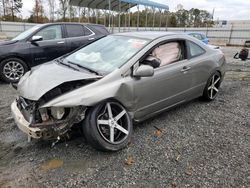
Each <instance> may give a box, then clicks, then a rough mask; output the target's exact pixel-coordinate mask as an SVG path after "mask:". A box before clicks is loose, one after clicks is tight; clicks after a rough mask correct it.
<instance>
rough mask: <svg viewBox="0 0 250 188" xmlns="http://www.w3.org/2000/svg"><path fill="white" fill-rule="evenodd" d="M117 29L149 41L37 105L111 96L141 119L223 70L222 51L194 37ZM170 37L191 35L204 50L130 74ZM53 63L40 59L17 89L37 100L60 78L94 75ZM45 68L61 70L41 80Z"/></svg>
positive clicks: (196, 91) (197, 91) (189, 95)
mask: <svg viewBox="0 0 250 188" xmlns="http://www.w3.org/2000/svg"><path fill="white" fill-rule="evenodd" d="M116 35H123V36H133V37H138V38H147V39H150V40H151V42H150V43H149V44H148V45H147V46H145V47H144V48H143V49H142V50H141V51H139V52H138V53H137V54H136V55H135V56H134V57H132V58H131V59H130V60H129V61H128V62H127V63H126V64H124V65H123V66H122V67H121V68H120V69H117V70H115V71H113V72H112V73H110V74H109V75H107V76H105V77H103V78H102V79H100V80H98V81H96V82H94V83H92V84H89V85H87V86H83V87H81V88H78V89H76V90H74V91H71V92H69V93H66V94H63V95H61V96H59V97H57V98H55V99H53V100H51V101H49V102H48V103H46V104H44V105H43V106H41V107H40V108H45V107H51V106H56V107H73V106H79V105H83V106H94V105H96V104H97V103H99V102H101V101H103V100H106V99H109V98H113V99H116V100H118V101H119V102H120V103H121V104H123V105H124V106H125V107H126V108H127V110H128V111H129V112H130V114H131V116H132V118H133V119H134V120H136V121H141V120H144V119H146V118H148V117H150V116H152V115H153V114H155V113H158V112H160V111H162V110H164V109H166V108H169V107H172V106H175V105H177V104H179V103H182V102H185V101H188V100H191V99H193V98H196V97H198V96H201V95H202V92H203V90H204V87H205V85H206V82H207V80H208V79H209V77H210V75H211V74H212V73H213V72H215V71H216V70H218V71H220V72H221V73H222V75H224V72H225V68H224V65H225V64H224V61H220V59H221V58H222V57H223V54H222V52H220V51H219V50H213V49H211V48H209V47H207V46H206V45H204V44H203V43H202V42H200V41H199V40H197V39H195V38H193V37H189V36H186V35H183V34H174V33H167V32H138V33H137V32H134V33H124V34H116ZM172 39H178V40H180V39H183V40H190V41H192V42H194V43H196V44H198V45H199V46H201V47H202V48H203V49H204V50H205V51H206V53H205V54H203V55H201V56H199V57H195V58H192V59H189V60H184V61H182V62H178V63H174V64H170V65H167V66H164V67H160V68H158V69H155V73H154V76H152V77H148V78H139V79H138V78H135V77H133V76H132V75H131V68H132V67H134V66H138V61H139V60H140V59H141V58H142V56H143V55H144V54H145V53H147V52H148V51H149V50H150V49H152V48H153V47H154V46H155V45H157V44H159V43H160V42H163V41H164V42H165V41H166V42H167V41H168V40H172ZM184 66H191V69H190V70H189V71H187V72H181V70H182V69H183V67H184ZM53 67H54V69H53V70H54V71H51V67H48V65H42V66H41V67H40V70H39V69H37V70H36V71H34V73H32V74H33V75H32V74H31V76H30V77H29V78H26V80H23V83H21V84H20V85H19V92H20V95H21V96H23V97H25V98H28V99H33V100H38V99H39V98H40V97H41V96H42V95H43V94H44V93H46V92H47V91H49V90H51V88H53V87H55V86H57V85H59V84H61V83H63V82H67V81H70V80H77V79H89V78H95V77H96V75H89V74H82V73H79V74H77V75H76V72H75V71H73V70H70V69H67V68H63V70H62V68H61V67H60V68H59V67H58V66H53ZM57 69H58V70H57ZM66 69H67V70H66ZM40 72H41V73H40ZM48 72H50V73H51V74H52V73H55V72H59V73H56V75H55V76H48V77H45V78H44V77H43V81H41V80H40V79H41V78H42V77H41V75H42V74H46V75H49V74H48ZM73 72H74V73H73ZM52 75H53V74H52ZM26 82H27V83H26ZM43 84H44V85H43ZM30 88H36V89H35V90H36V91H34V92H32V91H30Z"/></svg>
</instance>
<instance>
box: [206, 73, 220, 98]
mask: <svg viewBox="0 0 250 188" xmlns="http://www.w3.org/2000/svg"><path fill="white" fill-rule="evenodd" d="M220 85H221V75H220V73H219V72H215V73H214V74H213V75H212V76H211V77H210V78H209V79H208V82H207V85H206V87H205V89H204V92H203V96H202V98H203V99H205V100H207V101H212V100H214V99H215V98H216V97H217V95H218V92H219V89H220Z"/></svg>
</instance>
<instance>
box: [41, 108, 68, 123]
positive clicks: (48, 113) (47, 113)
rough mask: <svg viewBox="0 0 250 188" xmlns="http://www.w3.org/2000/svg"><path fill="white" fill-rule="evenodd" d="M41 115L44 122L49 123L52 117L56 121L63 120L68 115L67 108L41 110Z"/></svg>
mask: <svg viewBox="0 0 250 188" xmlns="http://www.w3.org/2000/svg"><path fill="white" fill-rule="evenodd" d="M39 113H40V116H41V119H42V121H43V122H47V121H49V119H50V117H52V118H54V119H56V120H62V119H63V117H64V115H65V114H66V110H65V108H62V107H51V108H41V109H39Z"/></svg>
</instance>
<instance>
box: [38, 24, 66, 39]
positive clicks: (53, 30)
mask: <svg viewBox="0 0 250 188" xmlns="http://www.w3.org/2000/svg"><path fill="white" fill-rule="evenodd" d="M35 35H37V36H42V37H43V40H55V39H61V38H62V29H61V26H60V25H52V26H48V27H46V28H44V29H42V30H41V31H39V32H37V33H36V34H35Z"/></svg>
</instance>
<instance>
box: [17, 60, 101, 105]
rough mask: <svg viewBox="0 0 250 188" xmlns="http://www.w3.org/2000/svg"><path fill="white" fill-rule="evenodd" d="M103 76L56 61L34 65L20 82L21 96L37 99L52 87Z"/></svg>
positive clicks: (19, 91) (19, 90) (18, 88)
mask: <svg viewBox="0 0 250 188" xmlns="http://www.w3.org/2000/svg"><path fill="white" fill-rule="evenodd" d="M95 78H101V76H98V75H95V74H92V73H86V72H80V71H75V70H73V69H70V68H68V67H64V66H63V65H59V64H57V63H55V62H53V63H46V64H43V65H41V66H37V67H34V68H33V69H32V70H31V71H29V72H27V73H26V74H25V75H24V76H23V77H22V78H21V80H20V82H19V83H18V87H17V90H18V93H19V95H20V96H22V97H24V98H26V99H29V100H34V101H37V100H39V99H40V98H41V97H42V96H43V95H44V94H45V93H47V92H48V91H50V90H51V89H53V88H55V87H57V86H59V85H61V84H63V83H65V82H70V81H77V80H88V79H95Z"/></svg>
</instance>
